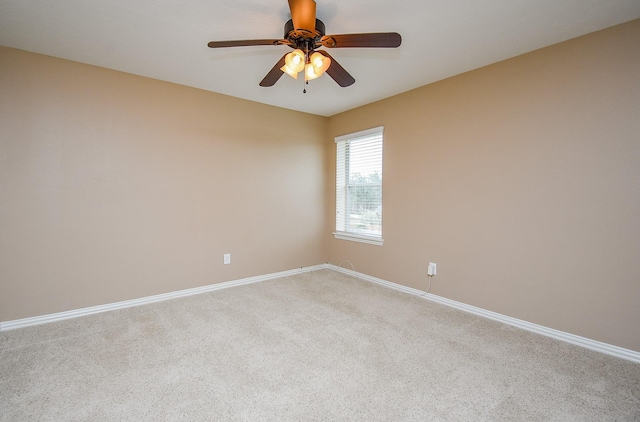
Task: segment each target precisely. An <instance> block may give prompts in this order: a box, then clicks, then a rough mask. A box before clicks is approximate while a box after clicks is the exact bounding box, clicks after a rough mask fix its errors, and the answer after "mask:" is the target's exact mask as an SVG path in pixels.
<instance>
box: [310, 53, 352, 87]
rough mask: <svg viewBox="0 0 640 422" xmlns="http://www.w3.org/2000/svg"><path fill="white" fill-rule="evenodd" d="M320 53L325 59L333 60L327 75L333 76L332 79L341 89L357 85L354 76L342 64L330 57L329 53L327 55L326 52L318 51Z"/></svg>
mask: <svg viewBox="0 0 640 422" xmlns="http://www.w3.org/2000/svg"><path fill="white" fill-rule="evenodd" d="M317 51H318V53H320V54H322V55H323V56H325V57H328V58H329V59H331V65H329V68H328V69H327V71H326V73H327V75H329V76H331V79H333V80H334V81H336V83H337V84H338V85H340V86H341V87H343V88H345V87H347V86H349V85H353V84H354V83H355V81H356V80H355V79H353V76H351V75H350V74H349V72H347V71H346V70H345V69H344V67H342V66H340V63H338V62H337V61H336V59H334V58H333V57H331V56H330V55H329V53H327V52H326V51H324V50H317Z"/></svg>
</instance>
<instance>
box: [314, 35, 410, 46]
mask: <svg viewBox="0 0 640 422" xmlns="http://www.w3.org/2000/svg"><path fill="white" fill-rule="evenodd" d="M319 44H321V45H323V46H325V47H328V48H349V47H372V48H396V47H399V46H400V44H402V37H401V36H400V34H398V33H397V32H378V33H372V34H343V35H325V36H324V37H322V39H321V40H320V43H319Z"/></svg>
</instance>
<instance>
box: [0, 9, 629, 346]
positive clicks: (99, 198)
mask: <svg viewBox="0 0 640 422" xmlns="http://www.w3.org/2000/svg"><path fill="white" fill-rule="evenodd" d="M639 41H640V21H634V22H631V23H628V24H625V25H621V26H618V27H614V28H610V29H608V30H605V31H601V32H598V33H595V34H591V35H588V36H585V37H581V38H579V39H575V40H572V41H569V42H566V43H563V44H559V45H556V46H552V47H550V48H545V49H543V50H539V51H536V52H533V53H530V54H527V55H524V56H520V57H517V58H515V59H512V60H508V61H505V62H501V63H498V64H495V65H492V66H488V67H485V68H482V69H479V70H476V71H473V72H469V73H467V74H464V75H460V76H457V77H454V78H451V79H448V80H445V81H442V82H439V83H435V84H432V85H429V86H426V87H423V88H420V89H417V90H414V91H411V92H408V93H405V94H402V95H399V96H396V97H393V98H390V99H387V100H384V101H381V102H378V103H374V104H371V105H368V106H365V107H362V108H358V109H356V110H352V111H349V112H346V113H342V114H339V115H336V116H333V117H331V118H329V119H326V118H323V117H318V116H310V115H306V114H302V113H296V112H292V111H287V110H282V109H278V108H274V107H269V106H264V105H259V104H255V103H251V102H247V101H243V100H239V99H233V98H230V97H225V96H222V95H217V94H213V93H208V92H204V91H199V90H195V89H191V88H186V87H182V86H177V85H172V84H168V83H165V82H160V81H154V80H150V79H146V78H141V77H137V76H132V75H127V74H123V73H119V72H114V71H109V70H105V69H100V68H95V67H91V66H86V65H82V64H77V63H72V62H68V61H64V60H58V59H54V58H50V57H44V56H39V55H35V54H30V53H26V52H21V51H17V50H12V49H6V48H1V47H0V201H1V202H0V321H8V320H13V319H18V318H23V317H29V316H35V315H41V314H47V313H52V312H58V311H65V310H70V309H77V308H81V307H86V306H92V305H98V304H103V303H110V302H116V301H120V300H126V299H133V298H137V297H142V296H146V295H152V294H156V293H163V292H168V291H175V290H180V289H185V288H189V287H196V286H201V285H206V284H211V283H217V282H222V281H227V280H234V279H238V278H242V277H247V276H252V275H260V274H266V273H271V272H276V271H281V270H287V269H291V268H296V267H301V266H306V265H314V264H319V263H322V262H325V261H326V260H327V257H328V258H329V261H330V262H331V263H333V264H338V263H340V262H341V261H342V260H350V261H351V262H352V263H353V264H354V265H355V267H356V269H357V270H358V271H361V272H363V273H366V274H370V275H373V276H376V277H380V278H383V279H386V280H390V281H393V282H396V283H401V284H404V285H407V286H411V287H415V288H418V289H424V288H426V282H427V280H426V275H425V273H426V267H427V263H428V262H429V261H433V262H436V263H438V275H437V276H436V277H435V279H434V281H433V285H432V292H433V293H435V294H437V295H441V296H444V297H448V298H451V299H454V300H458V301H461V302H464V303H468V304H471V305H475V306H479V307H481V308H485V309H489V310H493V311H496V312H500V313H503V314H506V315H510V316H513V317H516V318H521V319H524V320H527V321H531V322H534V323H538V324H542V325H545V326H548V327H552V328H556V329H560V330H563V331H567V332H570V333H574V334H578V335H582V336H586V337H589V338H592V339H596V340H600V341H604V342H607V343H611V344H615V345H618V346H622V347H627V348H630V349H634V350H638V351H640V330H638V329H637V327H636V326H637V324H638V322H639V321H640V306H639V305H638V304H640V259H638V256H640V171H639V170H638V169H639V168H640V83H639V79H638V75H639V74H640V42H639ZM293 119H297V120H298V121H300V120H301V121H302V126H304V127H305V128H306V129H307V130H306V131H305V133H304V137H296V136H293V135H292V134H290V133H288V132H286V131H283V130H282V127H284V126H285V125H286V124H287V123H288V122H290V121H291V120H293ZM379 125H384V126H385V157H384V238H385V243H384V246H382V247H377V246H370V245H365V244H358V243H352V242H347V241H338V240H335V239H333V238H332V237H331V236H330V235H329V233H330V231H331V227H332V226H333V221H334V208H333V207H334V188H333V186H334V183H335V165H334V159H335V158H334V157H335V155H334V154H335V146H334V144H333V137H334V136H337V135H342V134H345V133H349V132H353V131H358V130H362V129H366V128H370V127H374V126H379ZM225 252H230V253H232V264H231V265H228V266H224V265H223V264H222V254H223V253H225Z"/></svg>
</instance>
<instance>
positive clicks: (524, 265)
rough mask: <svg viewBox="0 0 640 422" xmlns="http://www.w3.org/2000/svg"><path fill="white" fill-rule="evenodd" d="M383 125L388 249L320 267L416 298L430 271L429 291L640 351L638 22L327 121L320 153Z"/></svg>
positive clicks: (339, 244) (333, 251) (335, 251)
mask: <svg viewBox="0 0 640 422" xmlns="http://www.w3.org/2000/svg"><path fill="white" fill-rule="evenodd" d="M379 125H384V126H385V146H384V164H383V173H384V187H383V189H384V190H383V198H384V206H383V211H384V221H383V224H384V227H383V237H384V246H382V247H379V246H371V245H366V244H359V243H353V242H348V241H343V240H335V239H333V238H332V237H331V236H329V238H330V240H329V262H331V263H333V264H339V263H340V262H341V261H342V260H349V261H351V262H352V263H353V264H354V265H355V268H356V269H357V270H358V271H360V272H363V273H366V274H369V275H372V276H376V277H379V278H382V279H386V280H389V281H393V282H396V283H401V284H404V285H407V286H410V287H414V288H417V289H425V288H426V286H427V277H426V269H427V264H428V262H429V261H433V262H436V263H437V264H438V275H437V276H436V277H435V278H434V279H433V284H432V288H431V292H432V293H434V294H437V295H441V296H444V297H447V298H450V299H454V300H457V301H460V302H464V303H467V304H471V305H475V306H478V307H481V308H485V309H488V310H492V311H495V312H499V313H502V314H506V315H509V316H512V317H516V318H520V319H524V320H527V321H530V322H533V323H537V324H541V325H544V326H548V327H552V328H556V329H559V330H563V331H567V332H570V333H574V334H577V335H581V336H586V337H589V338H592V339H595V340H600V341H604V342H607V343H611V344H615V345H618V346H621V347H626V348H630V349H633V350H638V351H640V329H638V324H640V20H636V21H634V22H631V23H628V24H625V25H621V26H617V27H613V28H610V29H607V30H604V31H601V32H598V33H594V34H591V35H588V36H585V37H581V38H578V39H575V40H572V41H569V42H565V43H562V44H558V45H555V46H552V47H549V48H545V49H542V50H538V51H535V52H532V53H530V54H526V55H523V56H520V57H517V58H514V59H512V60H508V61H505V62H501V63H498V64H495V65H492V66H488V67H485V68H482V69H479V70H475V71H472V72H469V73H466V74H463V75H460V76H457V77H454V78H451V79H448V80H445V81H441V82H438V83H435V84H432V85H428V86H425V87H423V88H420V89H417V90H414V91H411V92H408V93H405V94H402V95H398V96H396V97H393V98H390V99H387V100H384V101H381V102H377V103H374V104H370V105H367V106H364V107H361V108H358V109H355V110H352V111H348V112H345V113H342V114H340V115H337V116H333V117H331V118H330V120H329V137H330V138H331V139H329V140H328V141H327V142H328V147H329V149H330V151H335V146H334V145H333V141H332V138H333V137H334V136H337V135H343V134H346V133H350V132H354V131H358V130H362V129H367V128H370V127H375V126H379ZM333 154H335V152H333ZM334 172H335V166H334V164H333V162H331V163H330V169H329V175H330V176H329V179H328V184H331V185H333V184H334V183H335V176H334ZM333 195H334V193H333V191H331V192H329V193H328V196H327V202H329V203H330V204H334V203H335V199H334V196H333ZM333 206H334V205H331V206H330V208H329V209H328V211H327V218H328V219H332V220H333V218H334V208H333ZM345 265H346V266H347V267H348V264H345Z"/></svg>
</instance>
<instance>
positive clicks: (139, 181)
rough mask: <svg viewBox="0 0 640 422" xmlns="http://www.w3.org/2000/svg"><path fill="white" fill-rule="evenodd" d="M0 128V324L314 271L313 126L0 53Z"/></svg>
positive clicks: (289, 114)
mask: <svg viewBox="0 0 640 422" xmlns="http://www.w3.org/2000/svg"><path fill="white" fill-rule="evenodd" d="M292 120H296V121H299V122H301V126H302V127H305V128H307V130H306V131H305V132H304V133H302V134H299V135H296V134H293V133H291V132H287V131H283V130H282V128H283V127H284V126H285V125H286V124H288V123H289V122H291V121H292ZM0 128H1V130H0V200H1V203H0V321H8V320H13V319H18V318H23V317H30V316H36V315H42V314H48V313H53V312H58V311H66V310H70V309H77V308H81V307H87V306H92V305H99V304H104V303H111V302H116V301H121V300H127V299H134V298H138V297H143V296H147V295H152V294H157V293H164V292H169V291H175V290H180V289H185V288H190V287H196V286H202V285H207V284H212V283H217V282H223V281H228V280H235V279H238V278H243V277H248V276H255V275H262V274H268V273H273V272H277V271H283V270H289V269H293V268H298V267H302V266H308V265H316V264H320V263H322V262H325V259H326V241H325V236H324V234H325V233H326V231H327V229H326V226H325V213H324V209H325V208H326V205H325V203H324V200H325V190H326V189H327V188H326V186H325V184H324V183H325V180H326V178H325V165H326V157H325V154H326V153H328V151H327V150H326V147H325V140H326V134H325V130H326V118H323V117H318V116H312V115H307V114H302V113H297V112H293V111H287V110H283V109H279V108H275V107H269V106H265V105H260V104H257V103H252V102H248V101H243V100H238V99H234V98H231V97H226V96H222V95H218V94H213V93H209V92H205V91H200V90H196V89H191V88H186V87H183V86H178V85H173V84H169V83H165V82H160V81H155V80H151V79H146V78H141V77H138V76H133V75H128V74H124V73H119V72H115V71H110V70H105V69H101V68H96V67H92V66H87V65H82V64H78V63H73V62H69V61H65V60H59V59H54V58H51V57H45V56H40V55H36V54H31V53H26V52H23V51H18V50H13V49H7V48H2V47H0ZM225 252H229V253H231V257H232V263H231V265H223V264H222V255H223V253H225Z"/></svg>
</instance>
